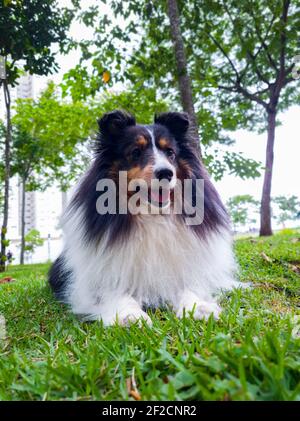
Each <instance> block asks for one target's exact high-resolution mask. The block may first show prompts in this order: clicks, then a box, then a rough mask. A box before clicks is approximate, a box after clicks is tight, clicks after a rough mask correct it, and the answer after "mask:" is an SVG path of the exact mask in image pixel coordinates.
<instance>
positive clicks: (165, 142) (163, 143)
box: [158, 137, 170, 149]
mask: <svg viewBox="0 0 300 421" xmlns="http://www.w3.org/2000/svg"><path fill="white" fill-rule="evenodd" d="M158 144H159V147H160V148H161V149H167V148H168V147H169V146H170V142H169V141H168V139H166V138H165V137H161V138H160V139H159V141H158Z"/></svg>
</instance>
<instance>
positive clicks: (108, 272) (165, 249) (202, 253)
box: [64, 215, 234, 314]
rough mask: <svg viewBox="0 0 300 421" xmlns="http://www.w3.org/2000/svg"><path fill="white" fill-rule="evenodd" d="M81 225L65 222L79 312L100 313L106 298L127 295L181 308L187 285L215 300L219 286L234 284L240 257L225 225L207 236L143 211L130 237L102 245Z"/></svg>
mask: <svg viewBox="0 0 300 421" xmlns="http://www.w3.org/2000/svg"><path fill="white" fill-rule="evenodd" d="M72 219H73V218H72ZM76 219H77V218H76ZM79 219H80V218H79ZM80 225H81V224H80V223H78V219H77V221H76V220H73V221H72V220H69V221H67V222H66V223H65V227H64V229H65V232H66V240H67V241H66V254H67V261H68V262H70V264H71V268H72V270H73V273H74V279H73V280H72V283H71V284H70V288H71V290H70V304H71V305H72V307H73V311H74V312H75V313H83V314H97V311H98V310H97V308H98V306H99V305H101V302H106V303H107V302H110V301H113V300H118V299H119V297H122V296H124V294H125V295H128V296H130V297H133V298H134V299H135V300H136V301H137V302H138V303H139V305H142V304H146V305H151V306H157V305H160V304H161V303H168V304H171V305H172V306H175V307H176V303H178V302H179V301H180V300H181V299H182V295H183V292H184V291H186V290H189V291H191V292H192V293H193V294H196V295H197V297H199V298H201V299H202V300H208V301H209V300H210V299H211V297H212V294H213V293H215V292H217V290H218V289H220V288H224V289H226V288H230V287H231V286H232V285H233V270H234V258H233V255H232V251H231V238H230V234H229V233H228V232H227V231H225V230H224V231H223V232H221V233H218V232H214V233H212V234H211V235H208V236H207V238H206V239H205V240H204V239H202V240H201V239H199V238H198V237H197V236H196V235H195V234H194V232H193V231H192V230H191V229H190V228H189V227H187V226H185V225H184V224H182V223H180V222H179V221H178V220H177V219H176V218H175V217H174V216H172V215H166V216H161V215H143V216H141V217H139V220H138V224H137V225H136V229H134V231H133V232H132V233H131V234H130V235H129V236H128V240H127V241H124V242H121V243H116V244H114V245H113V246H111V247H107V245H106V241H105V240H103V241H102V242H101V243H100V244H99V245H98V246H97V247H96V246H95V245H92V244H91V245H89V246H86V245H84V243H83V242H82V233H81V232H80V231H81V229H80Z"/></svg>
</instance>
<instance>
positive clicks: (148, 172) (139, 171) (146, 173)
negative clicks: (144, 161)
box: [127, 165, 153, 183]
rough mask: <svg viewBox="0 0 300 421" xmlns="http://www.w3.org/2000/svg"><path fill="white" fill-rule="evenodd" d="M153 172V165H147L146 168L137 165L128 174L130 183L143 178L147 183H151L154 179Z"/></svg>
mask: <svg viewBox="0 0 300 421" xmlns="http://www.w3.org/2000/svg"><path fill="white" fill-rule="evenodd" d="M152 172H153V170H152V165H146V167H144V168H141V167H140V166H139V165H136V166H135V167H133V168H131V169H130V170H129V171H128V172H127V176H128V182H130V181H131V180H134V179H138V178H142V179H143V180H145V181H146V182H147V183H150V182H151V178H152Z"/></svg>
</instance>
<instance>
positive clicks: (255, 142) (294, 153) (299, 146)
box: [34, 0, 300, 200]
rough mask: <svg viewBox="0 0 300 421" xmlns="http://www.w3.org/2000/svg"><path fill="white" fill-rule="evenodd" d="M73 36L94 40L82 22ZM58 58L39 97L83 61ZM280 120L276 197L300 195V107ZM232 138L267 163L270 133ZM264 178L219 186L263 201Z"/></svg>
mask: <svg viewBox="0 0 300 421" xmlns="http://www.w3.org/2000/svg"><path fill="white" fill-rule="evenodd" d="M58 2H59V4H60V5H61V6H69V5H70V0H59V1H58ZM96 3H97V2H96V1H95V0H84V1H82V5H84V8H87V7H88V6H90V5H95V4H96ZM99 5H100V7H101V8H102V9H103V12H105V13H109V8H108V7H107V5H104V4H103V3H102V2H100V1H99ZM70 34H71V36H72V37H74V38H75V39H77V40H80V39H87V38H91V37H92V34H93V30H92V29H91V28H86V27H85V26H84V25H83V24H80V23H79V22H74V23H73V24H72V27H71V30H70ZM57 58H58V63H59V66H60V71H59V72H58V73H56V74H55V75H52V76H51V77H50V78H49V77H35V80H34V93H35V95H37V94H38V93H39V92H40V91H41V90H42V89H44V88H45V86H46V84H47V81H48V80H49V79H51V80H54V81H55V82H56V83H59V82H61V80H62V76H63V74H64V73H65V72H67V71H68V70H69V69H71V68H72V67H74V66H75V65H76V64H77V63H78V62H79V58H80V52H79V51H72V52H71V53H70V54H68V55H67V56H62V55H60V56H58V57H57ZM280 121H281V122H282V125H281V126H279V127H277V129H276V139H275V161H274V176H273V185H272V194H273V196H277V195H293V194H295V195H297V196H300V106H294V107H291V108H290V109H289V110H288V111H286V112H285V113H284V114H282V115H280ZM231 136H232V137H233V138H234V139H235V140H236V144H235V145H234V146H233V147H232V148H230V150H232V151H235V152H242V153H243V154H244V155H245V156H246V157H249V158H253V159H255V160H257V161H260V162H262V163H264V161H265V149H266V139H267V135H266V133H264V134H262V135H258V134H257V133H255V131H254V130H253V132H250V131H245V130H239V131H237V132H235V133H234V134H232V135H231ZM262 176H263V174H262V175H261V177H259V178H256V179H255V180H251V179H250V180H249V179H248V180H242V179H240V178H239V177H235V176H231V175H225V176H224V177H223V179H222V180H221V181H219V182H216V183H215V184H216V186H217V189H218V191H219V193H220V195H221V197H222V198H223V200H227V199H228V198H229V197H230V196H233V195H236V194H251V195H253V196H254V197H255V198H256V199H260V195H261V190H262V182H263V178H262Z"/></svg>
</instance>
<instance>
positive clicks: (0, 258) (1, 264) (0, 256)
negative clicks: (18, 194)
mask: <svg viewBox="0 0 300 421" xmlns="http://www.w3.org/2000/svg"><path fill="white" fill-rule="evenodd" d="M3 91H4V99H5V106H6V136H5V145H4V165H5V168H4V205H3V222H2V227H1V249H0V272H4V271H5V267H6V264H5V262H6V244H7V239H6V234H7V224H8V211H9V182H10V147H11V119H10V117H11V116H10V92H9V87H8V83H7V80H4V81H3Z"/></svg>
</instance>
